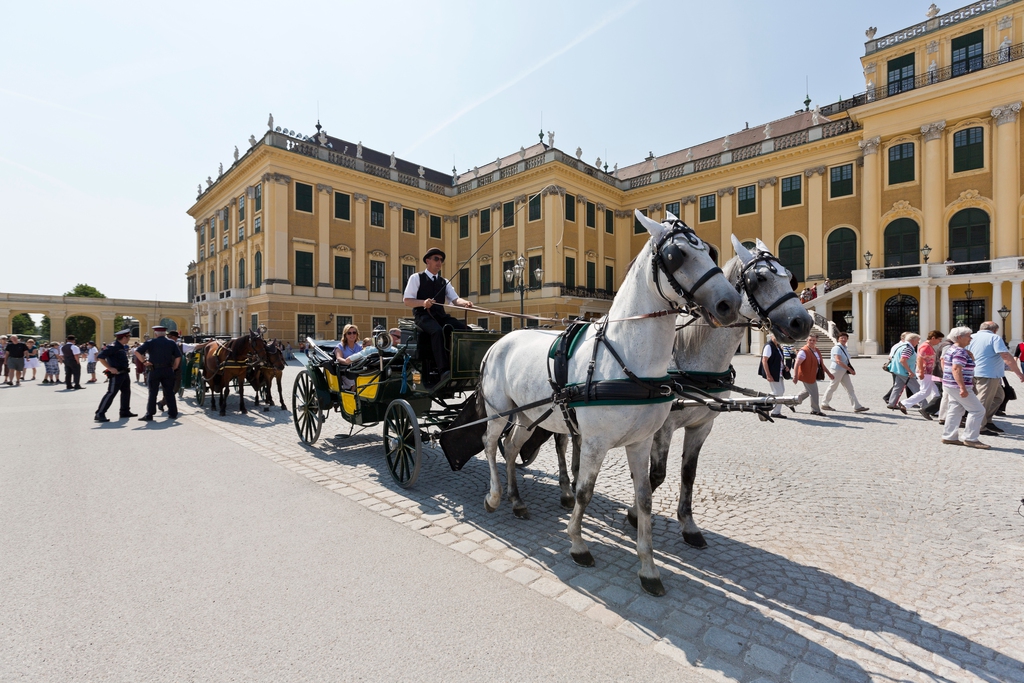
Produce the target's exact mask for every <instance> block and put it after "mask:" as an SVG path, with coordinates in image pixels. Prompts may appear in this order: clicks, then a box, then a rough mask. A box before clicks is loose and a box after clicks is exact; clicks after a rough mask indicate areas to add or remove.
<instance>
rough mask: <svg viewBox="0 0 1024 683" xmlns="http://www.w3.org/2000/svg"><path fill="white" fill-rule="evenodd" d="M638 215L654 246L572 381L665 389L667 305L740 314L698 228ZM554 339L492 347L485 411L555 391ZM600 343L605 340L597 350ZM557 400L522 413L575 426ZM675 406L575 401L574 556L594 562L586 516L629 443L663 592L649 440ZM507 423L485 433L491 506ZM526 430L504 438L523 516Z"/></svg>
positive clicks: (641, 533)
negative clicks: (519, 478) (521, 459)
mask: <svg viewBox="0 0 1024 683" xmlns="http://www.w3.org/2000/svg"><path fill="white" fill-rule="evenodd" d="M636 218H637V220H638V221H639V222H640V223H641V224H642V225H643V226H644V227H645V228H647V230H648V232H649V233H650V234H651V239H650V241H649V243H648V246H647V248H646V249H645V251H644V252H641V254H640V256H638V257H637V259H636V260H635V261H634V263H633V264H632V266H631V267H630V269H629V271H628V272H627V273H626V276H625V279H624V281H623V283H622V286H621V287H620V288H619V291H618V294H617V295H616V296H615V299H614V301H613V302H612V305H611V309H610V310H609V312H608V315H607V316H606V317H605V318H604V319H603V320H602V321H598V322H597V323H595V324H592V325H590V326H589V327H588V328H587V329H586V331H585V332H583V333H582V338H581V340H580V342H579V343H578V344H577V346H576V350H575V354H574V355H573V356H572V358H571V359H570V361H569V367H568V381H569V384H570V385H585V386H587V391H588V392H589V389H590V387H589V382H590V381H593V382H594V383H599V382H602V381H605V380H626V379H628V378H630V376H632V377H634V378H640V379H639V380H638V381H637V382H636V383H638V384H643V383H646V385H655V386H657V383H658V382H662V386H664V387H665V388H666V389H667V388H668V381H667V371H668V368H669V363H670V362H671V360H672V343H673V339H674V337H675V319H676V316H675V315H674V314H673V315H664V313H665V309H666V308H669V307H671V308H672V309H678V308H679V307H680V306H684V305H694V304H695V305H699V306H700V307H701V308H702V309H703V312H704V315H705V319H706V321H707V322H708V324H712V325H716V324H717V325H728V324H731V323H732V322H733V321H735V320H736V318H737V316H738V314H739V309H740V295H739V293H738V292H737V290H736V288H735V287H734V286H733V285H732V284H730V283H729V282H728V280H726V278H725V277H724V276H723V275H722V271H721V269H720V268H718V267H717V266H716V265H715V262H714V261H713V260H712V257H711V255H710V253H709V250H708V247H707V245H705V244H704V242H702V241H701V240H700V239H699V238H698V237H697V235H696V233H694V232H693V230H692V229H690V228H689V227H687V226H686V225H685V224H684V223H683V222H682V221H680V220H679V219H677V218H676V217H675V216H672V215H669V216H668V217H667V219H666V220H665V222H664V223H658V222H656V221H653V220H651V219H649V218H647V217H646V216H644V215H643V214H641V213H640V212H639V211H637V212H636ZM556 336H557V333H554V332H549V331H542V330H520V331H517V332H513V333H511V334H508V335H506V336H505V337H503V338H502V339H501V340H499V341H498V342H497V343H496V344H494V346H492V347H491V349H490V350H489V351H488V353H487V355H486V356H485V358H484V361H483V365H482V368H481V374H480V387H479V391H480V395H481V397H482V400H483V405H484V407H485V410H486V413H487V415H488V416H495V415H498V414H499V413H503V412H507V411H513V410H516V409H517V407H519V406H527V405H530V404H537V403H539V402H543V401H544V400H545V399H550V398H551V397H552V396H553V389H552V386H551V384H550V383H549V366H548V363H549V360H548V352H549V349H550V348H551V345H552V342H553V341H554V339H555V337H556ZM601 337H603V341H602V340H601ZM595 345H600V346H598V348H597V349H596V350H595ZM627 368H628V372H627V371H626V369H627ZM588 396H589V393H588ZM551 407H552V404H551V403H547V404H546V405H538V406H537V407H533V408H531V409H528V410H525V411H523V412H521V413H519V414H518V415H517V416H516V420H517V422H518V423H519V424H520V425H529V426H530V427H531V428H535V427H541V428H543V429H546V430H548V431H550V432H554V433H562V434H564V433H568V432H569V431H570V427H569V425H568V424H567V422H566V419H565V418H564V417H563V415H564V413H563V412H562V411H561V410H560V409H555V410H554V412H552V411H551ZM670 408H671V403H670V402H661V403H643V404H640V405H630V404H626V405H578V406H577V407H576V408H575V417H576V424H577V425H578V431H579V435H580V441H581V455H580V475H579V482H578V484H577V488H576V497H575V506H574V508H573V512H572V515H571V517H570V519H569V525H568V534H569V538H570V540H571V542H572V549H571V555H572V558H573V560H574V561H575V562H576V563H577V564H581V565H584V566H592V565H593V564H594V559H593V556H592V555H591V554H590V551H589V550H588V549H587V545H586V543H584V541H583V535H582V522H583V515H584V514H585V512H586V509H587V504H588V503H589V502H590V499H591V497H592V496H593V493H594V484H595V482H596V480H597V474H598V471H599V470H600V469H601V464H602V462H603V461H604V457H605V454H606V453H607V452H608V451H609V450H610V449H612V448H619V447H624V448H625V449H626V457H627V459H628V462H629V468H630V472H631V474H632V476H633V484H634V494H635V499H636V501H637V523H638V531H637V555H638V557H639V559H640V572H639V574H640V583H641V585H642V586H643V588H644V590H646V591H647V592H648V593H651V594H653V595H663V594H664V592H665V589H664V586H663V585H662V582H661V578H660V574H659V572H658V568H657V566H656V565H655V563H654V549H653V545H652V532H651V486H650V478H649V468H650V457H651V445H652V441H653V438H654V434H655V432H656V431H657V430H658V429H659V428H660V427H661V426H662V425H663V424H664V423H665V419H666V417H668V413H669V409H670ZM504 423H505V421H504V420H500V419H495V420H492V421H491V422H489V423H488V424H487V432H486V435H485V436H484V451H485V453H486V455H487V461H488V465H489V466H490V473H491V487H490V492H489V493H488V495H487V497H486V499H485V501H484V505H485V507H486V509H487V510H488V511H490V512H493V511H494V510H496V509H497V507H498V504H499V503H500V502H501V480H500V477H499V473H498V466H497V462H496V453H497V448H498V441H499V439H500V438H501V434H502V431H503V428H504ZM529 433H530V432H529V430H527V429H517V430H514V431H513V433H512V435H511V436H510V437H509V438H508V439H507V440H506V442H505V449H506V450H505V457H506V460H507V462H508V466H507V477H508V490H509V497H510V498H511V499H512V504H513V511H515V512H516V513H517V515H518V516H525V513H526V510H525V505H523V503H522V501H521V500H520V499H519V497H518V492H517V489H516V486H515V465H514V462H515V459H516V455H517V453H518V451H519V449H520V448H521V446H522V445H523V443H525V441H526V439H527V438H528V437H529Z"/></svg>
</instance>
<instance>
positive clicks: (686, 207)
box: [188, 0, 1024, 354]
mask: <svg viewBox="0 0 1024 683" xmlns="http://www.w3.org/2000/svg"><path fill="white" fill-rule="evenodd" d="M875 34H876V31H875V29H874V28H871V29H869V30H868V31H867V33H866V35H867V37H868V41H867V42H866V43H865V55H864V56H863V57H862V58H861V63H862V66H863V71H864V82H865V92H863V93H861V94H859V95H856V96H854V97H852V98H850V99H846V100H842V101H840V102H836V103H833V104H830V105H828V106H823V107H814V108H813V109H810V108H809V107H807V106H805V108H804V110H802V111H798V112H796V113H795V114H792V115H790V116H786V117H784V118H780V119H778V120H775V121H771V122H769V123H767V124H763V125H758V126H755V127H749V128H746V129H744V130H742V131H737V132H734V133H731V134H729V135H726V136H724V137H722V138H719V139H716V140H711V141H708V142H705V143H703V144H700V145H695V146H693V147H689V148H686V149H681V150H679V151H676V152H672V153H670V154H666V155H662V156H655V155H653V154H652V155H649V156H648V158H647V159H645V160H643V161H641V162H639V163H636V164H633V165H631V166H627V167H624V168H609V167H608V165H607V164H606V163H602V162H601V160H600V159H598V160H596V161H595V162H594V163H588V162H586V161H584V160H583V159H582V153H581V152H580V150H579V149H578V148H577V150H576V151H575V152H573V153H566V152H563V151H562V150H561V149H560V148H558V147H556V146H555V140H554V135H553V134H548V135H547V136H546V139H544V138H543V137H542V139H541V140H540V141H539V142H536V143H534V144H532V145H531V146H529V147H525V146H524V147H521V148H520V149H519V150H518V151H516V152H513V153H512V154H510V155H508V156H505V157H502V158H499V159H496V160H494V161H491V162H490V163H486V164H483V165H480V166H478V167H476V168H474V169H472V170H470V171H467V172H466V173H462V174H454V175H453V174H447V173H442V172H439V171H436V170H432V169H428V168H424V167H423V166H420V165H418V164H417V163H415V162H413V161H408V160H405V159H399V158H396V157H395V156H394V155H393V154H388V153H384V152H380V151H376V150H374V149H370V148H368V147H363V145H362V144H361V142H353V141H349V140H344V139H340V138H337V137H334V136H331V135H328V134H327V133H326V131H325V130H323V129H321V128H320V125H319V123H318V124H317V127H316V131H315V132H314V133H313V134H311V135H303V134H301V133H296V132H295V131H292V130H289V129H286V128H282V127H281V126H275V125H274V121H273V119H272V118H271V121H270V122H269V126H268V130H267V132H266V133H265V134H264V135H263V137H262V138H260V139H257V138H255V137H252V138H250V148H249V149H248V150H247V151H246V152H245V153H244V154H243V155H241V156H238V158H237V159H236V160H235V162H234V163H233V164H232V166H231V167H230V168H229V169H227V170H225V171H224V172H223V173H222V174H221V175H220V176H219V177H218V178H217V179H216V180H215V181H214V180H213V179H212V178H208V179H207V187H206V188H205V189H203V188H200V194H199V196H198V197H197V199H196V202H195V204H194V205H193V206H192V207H191V208H190V209H189V210H188V213H189V215H190V216H192V218H193V219H194V220H195V240H196V241H195V248H196V261H195V262H194V263H191V264H190V265H189V269H188V283H189V296H190V301H191V302H192V303H193V309H194V311H195V315H196V319H197V323H198V324H200V325H201V326H202V327H203V329H204V330H206V331H210V332H216V333H226V334H237V333H239V332H240V331H242V330H244V329H246V328H248V327H250V326H255V325H257V324H259V323H264V324H266V325H267V326H268V327H269V329H270V335H271V336H274V337H279V338H282V339H288V340H292V341H295V340H300V339H303V338H305V337H306V336H310V337H315V338H338V336H339V335H338V332H339V330H340V329H341V327H342V326H343V325H344V324H345V323H347V322H349V321H352V322H355V323H356V324H357V325H359V326H360V329H361V330H362V331H363V332H364V333H367V332H369V330H370V329H371V327H372V326H376V325H378V324H380V325H383V326H392V325H394V324H395V323H396V321H397V319H398V318H399V317H404V316H407V315H408V314H409V311H408V310H407V309H406V308H405V307H404V306H403V305H402V290H403V289H404V286H405V282H406V280H407V279H408V277H409V275H410V274H411V273H413V272H416V271H418V270H420V269H422V262H421V261H420V257H421V255H422V254H423V253H424V252H425V251H426V250H427V249H428V248H430V247H433V246H437V247H440V248H442V249H443V250H444V251H445V252H447V254H448V258H447V261H446V264H445V268H446V270H445V271H444V274H445V275H446V276H447V277H450V278H452V283H453V285H454V286H455V288H456V290H457V291H458V292H459V293H460V295H462V296H467V297H469V298H470V299H472V301H473V302H474V303H475V304H477V305H479V306H482V307H486V308H489V309H492V310H500V311H513V312H518V311H519V310H520V306H521V305H522V306H523V308H524V310H525V311H526V312H527V313H536V314H539V315H544V316H553V317H566V316H582V317H591V316H595V315H600V314H601V313H603V312H604V311H606V310H607V309H608V305H609V301H610V298H611V296H612V294H613V293H614V291H615V289H616V287H617V285H618V283H619V282H621V280H622V277H623V275H624V271H625V269H626V267H627V266H628V264H629V262H630V260H631V259H632V258H633V257H634V256H635V255H636V254H638V253H639V252H640V250H641V248H642V247H643V246H644V244H645V243H646V237H647V234H646V232H645V231H643V229H642V228H639V227H638V226H636V225H635V221H634V219H633V213H632V212H633V210H634V209H637V208H639V209H641V210H642V211H644V212H646V213H647V214H648V215H649V216H651V217H653V218H657V219H661V218H664V216H665V213H666V212H672V213H674V214H676V215H678V216H679V217H681V218H682V219H683V220H685V221H686V222H687V223H688V224H689V225H691V226H692V227H694V228H695V229H696V230H697V233H698V234H699V235H700V236H701V237H702V238H703V239H705V240H706V241H708V242H710V243H712V244H714V245H715V246H716V247H718V249H719V251H720V253H721V256H720V258H721V259H722V260H723V261H724V260H726V259H729V258H731V257H732V256H733V251H732V248H731V243H730V239H729V237H730V235H731V234H735V235H736V236H737V237H738V238H739V239H740V240H742V241H744V242H753V241H754V239H755V238H759V239H761V240H762V241H763V242H764V243H765V244H767V245H768V246H769V247H771V248H772V249H773V250H774V251H775V253H776V254H777V255H778V256H779V257H780V259H781V260H782V262H783V263H784V264H785V265H786V266H787V267H788V268H790V269H791V270H792V271H793V272H794V273H796V275H797V277H798V279H800V280H801V285H800V286H801V288H803V287H805V286H807V287H809V286H812V285H817V291H818V295H819V296H818V297H817V298H816V299H814V300H813V301H810V302H808V304H807V305H808V307H809V308H812V309H813V310H814V311H815V312H816V313H818V314H819V315H820V316H821V317H820V318H817V320H818V321H819V323H821V324H822V326H826V325H828V326H831V325H830V324H829V323H827V322H826V321H832V323H834V325H835V326H837V327H839V328H846V327H847V326H850V327H852V329H853V339H852V344H853V346H854V347H855V348H856V349H858V350H859V351H860V352H861V353H868V354H874V353H879V352H882V353H884V352H885V351H887V350H888V348H889V346H890V345H891V344H892V343H893V340H894V339H898V337H899V334H900V333H901V332H903V331H905V330H919V331H922V332H927V331H928V330H930V329H933V328H936V327H937V328H939V329H941V330H943V331H944V332H946V331H948V330H949V329H950V327H951V326H953V325H955V324H960V323H962V324H966V325H969V326H971V327H972V328H974V329H977V326H978V324H979V323H981V322H982V321H984V320H990V319H994V320H996V321H1000V320H1001V319H1002V316H1003V315H1005V316H1006V324H1005V325H1004V327H1005V328H1008V329H1006V334H1007V338H1008V339H1009V340H1015V341H1020V340H1021V338H1022V336H1024V316H1022V312H1024V310H1022V309H1024V301H1022V297H1021V281H1022V280H1024V247H1022V241H1021V239H1022V233H1021V217H1022V211H1024V205H1022V198H1021V189H1020V181H1021V175H1022V172H1024V169H1022V163H1024V158H1022V155H1021V149H1020V144H1021V129H1020V126H1021V123H1020V116H1019V114H1020V108H1021V97H1022V93H1024V2H1021V1H1020V0H983V1H982V2H976V3H974V4H972V5H969V6H966V7H963V8H961V9H958V10H956V11H953V12H949V13H946V14H940V13H939V11H938V9H937V8H936V7H935V6H934V5H932V7H931V8H930V9H929V11H928V13H927V17H926V19H925V21H922V22H921V23H920V24H916V25H914V26H910V27H908V28H904V29H902V30H900V31H897V32H895V33H891V34H889V35H885V36H882V37H876V35H875ZM236 156H237V155H236ZM520 257H522V258H523V263H524V265H525V266H526V272H527V277H526V281H525V282H524V285H525V288H526V290H527V291H525V292H522V291H516V290H515V288H514V286H513V285H512V284H510V283H508V282H507V281H506V278H505V277H504V273H505V271H507V270H509V269H511V267H512V266H513V264H514V263H515V262H516V261H518V260H519V258H520ZM460 266H462V268H461V270H458V269H459V267H460ZM538 275H539V277H538ZM826 278H827V279H828V281H829V288H828V291H827V292H826V291H825V287H824V281H825V279H826ZM521 297H522V298H521ZM467 315H468V316H469V318H468V320H469V322H471V323H477V324H480V325H481V326H485V327H490V328H504V329H510V328H511V321H510V320H509V319H508V318H499V317H497V316H488V315H486V314H485V313H482V312H475V311H472V310H470V311H469V312H468V314H467ZM822 319H824V320H822ZM851 320H852V323H850V322H848V321H851ZM833 329H834V328H833ZM760 341H761V340H760V338H759V335H756V334H755V335H754V338H752V339H749V340H748V341H747V342H746V343H745V344H744V346H747V345H754V347H755V348H756V345H757V344H758V343H759V342H760Z"/></svg>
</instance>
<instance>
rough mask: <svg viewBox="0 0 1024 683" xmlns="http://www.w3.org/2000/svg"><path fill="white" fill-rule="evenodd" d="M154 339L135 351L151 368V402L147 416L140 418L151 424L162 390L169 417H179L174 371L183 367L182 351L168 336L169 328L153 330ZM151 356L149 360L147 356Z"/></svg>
mask: <svg viewBox="0 0 1024 683" xmlns="http://www.w3.org/2000/svg"><path fill="white" fill-rule="evenodd" d="M153 334H154V336H153V338H152V339H150V340H149V341H147V342H146V343H145V344H143V345H142V346H140V347H139V348H137V349H135V357H136V358H137V359H138V360H139V361H140V362H142V363H145V364H146V367H147V368H149V401H148V402H147V403H146V414H145V415H143V416H142V417H140V418H139V421H141V422H149V421H151V420H152V419H153V415H154V413H156V395H157V393H158V392H159V391H160V389H161V388H162V389H163V390H164V400H165V401H166V402H167V416H168V417H170V418H171V419H172V420H173V419H174V418H176V417H178V402H177V400H176V399H175V396H174V371H175V370H176V369H177V368H178V366H179V365H181V349H179V348H178V345H177V344H175V343H174V342H172V341H171V340H170V339H168V338H167V337H166V336H164V335H166V334H167V328H166V327H164V326H163V325H157V326H156V327H154V328H153ZM147 353H148V354H149V360H146V355H145V354H147Z"/></svg>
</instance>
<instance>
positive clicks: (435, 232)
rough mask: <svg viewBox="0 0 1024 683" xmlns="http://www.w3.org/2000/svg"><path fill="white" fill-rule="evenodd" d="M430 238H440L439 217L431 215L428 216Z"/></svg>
mask: <svg viewBox="0 0 1024 683" xmlns="http://www.w3.org/2000/svg"><path fill="white" fill-rule="evenodd" d="M430 238H431V239H435V240H439V239H441V217H440V216H431V217H430Z"/></svg>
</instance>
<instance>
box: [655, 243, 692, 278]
mask: <svg viewBox="0 0 1024 683" xmlns="http://www.w3.org/2000/svg"><path fill="white" fill-rule="evenodd" d="M661 258H662V260H663V261H664V263H665V270H666V271H668V272H669V273H675V272H676V271H677V270H679V269H680V268H682V266H683V260H684V259H685V258H686V254H685V252H683V250H682V249H680V248H679V246H678V245H677V244H675V243H674V242H670V243H669V244H667V245H665V247H663V248H662V250H661Z"/></svg>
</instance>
